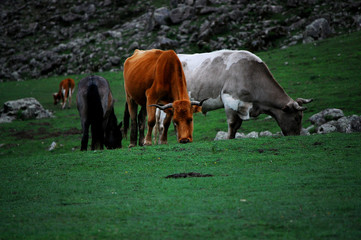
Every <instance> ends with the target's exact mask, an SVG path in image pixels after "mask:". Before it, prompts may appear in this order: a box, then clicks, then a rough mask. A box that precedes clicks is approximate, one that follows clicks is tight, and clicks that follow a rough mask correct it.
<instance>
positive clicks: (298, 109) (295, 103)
mask: <svg viewBox="0 0 361 240" xmlns="http://www.w3.org/2000/svg"><path fill="white" fill-rule="evenodd" d="M292 105H293V108H294V109H296V110H297V111H304V110H306V109H307V108H305V107H301V106H300V105H298V103H297V102H293V104H292Z"/></svg>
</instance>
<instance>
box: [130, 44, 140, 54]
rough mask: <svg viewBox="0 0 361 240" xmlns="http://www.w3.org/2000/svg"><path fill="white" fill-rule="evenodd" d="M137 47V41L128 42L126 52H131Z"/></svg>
mask: <svg viewBox="0 0 361 240" xmlns="http://www.w3.org/2000/svg"><path fill="white" fill-rule="evenodd" d="M138 48H139V43H138V42H133V43H132V44H130V46H129V48H128V52H132V51H134V50H135V49H138Z"/></svg>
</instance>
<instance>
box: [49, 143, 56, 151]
mask: <svg viewBox="0 0 361 240" xmlns="http://www.w3.org/2000/svg"><path fill="white" fill-rule="evenodd" d="M55 147H56V142H52V143H51V145H50V147H49V149H48V151H53V150H54V149H55Z"/></svg>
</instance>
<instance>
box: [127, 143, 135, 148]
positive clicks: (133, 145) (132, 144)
mask: <svg viewBox="0 0 361 240" xmlns="http://www.w3.org/2000/svg"><path fill="white" fill-rule="evenodd" d="M135 146H136V144H134V143H131V144H129V146H128V148H132V147H135Z"/></svg>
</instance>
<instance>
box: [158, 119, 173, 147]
mask: <svg viewBox="0 0 361 240" xmlns="http://www.w3.org/2000/svg"><path fill="white" fill-rule="evenodd" d="M171 121H172V114H170V113H167V115H166V117H165V119H164V122H163V131H162V133H161V136H160V139H159V143H160V144H167V143H168V128H169V125H170V123H171Z"/></svg>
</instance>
